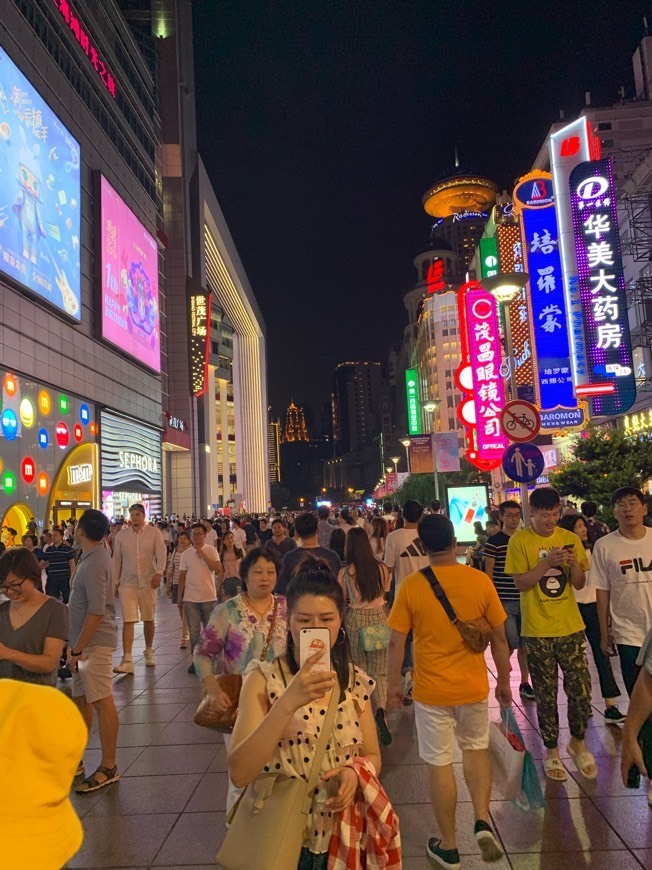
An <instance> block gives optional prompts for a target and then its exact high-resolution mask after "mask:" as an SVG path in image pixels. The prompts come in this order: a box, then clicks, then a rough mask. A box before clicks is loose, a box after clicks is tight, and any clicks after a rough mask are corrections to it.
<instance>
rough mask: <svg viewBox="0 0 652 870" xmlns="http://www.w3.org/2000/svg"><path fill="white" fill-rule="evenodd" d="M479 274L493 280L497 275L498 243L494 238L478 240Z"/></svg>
mask: <svg viewBox="0 0 652 870" xmlns="http://www.w3.org/2000/svg"><path fill="white" fill-rule="evenodd" d="M480 274H481V275H482V277H483V278H493V276H494V275H497V274H498V242H497V241H496V237H495V236H493V238H490V239H488V238H483V239H480Z"/></svg>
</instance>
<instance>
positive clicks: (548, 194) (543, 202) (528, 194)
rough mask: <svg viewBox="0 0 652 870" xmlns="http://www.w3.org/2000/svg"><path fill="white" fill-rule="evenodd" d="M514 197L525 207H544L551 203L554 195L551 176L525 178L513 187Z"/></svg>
mask: <svg viewBox="0 0 652 870" xmlns="http://www.w3.org/2000/svg"><path fill="white" fill-rule="evenodd" d="M514 199H516V200H518V201H519V202H520V203H522V204H523V205H524V206H526V207H527V208H545V207H546V206H548V205H552V203H553V202H554V201H555V196H554V194H553V192H552V178H543V177H537V178H527V179H525V180H524V181H521V182H520V183H519V184H517V185H516V187H515V188H514Z"/></svg>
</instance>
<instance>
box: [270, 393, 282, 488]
mask: <svg viewBox="0 0 652 870" xmlns="http://www.w3.org/2000/svg"><path fill="white" fill-rule="evenodd" d="M268 410H269V414H270V417H269V421H268V423H267V448H268V451H269V482H270V484H272V483H280V482H281V421H280V420H278V419H276V420H273V419H272V417H271V414H272V408H271V406H270V408H269V409H268Z"/></svg>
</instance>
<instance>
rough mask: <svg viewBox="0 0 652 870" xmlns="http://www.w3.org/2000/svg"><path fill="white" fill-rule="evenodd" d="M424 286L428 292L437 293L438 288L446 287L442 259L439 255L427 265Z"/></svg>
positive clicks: (443, 288)
mask: <svg viewBox="0 0 652 870" xmlns="http://www.w3.org/2000/svg"><path fill="white" fill-rule="evenodd" d="M426 287H427V289H428V293H438V292H439V291H440V290H445V289H446V282H445V281H444V261H443V260H442V259H441V258H440V257H438V258H437V259H436V260H435V261H434V262H433V263H432V264H431V265H430V266H429V267H428V277H427V278H426Z"/></svg>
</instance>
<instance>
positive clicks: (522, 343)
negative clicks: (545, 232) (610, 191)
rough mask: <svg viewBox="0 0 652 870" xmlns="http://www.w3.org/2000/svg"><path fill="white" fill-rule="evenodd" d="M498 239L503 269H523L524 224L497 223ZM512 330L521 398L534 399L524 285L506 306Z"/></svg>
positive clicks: (529, 334)
mask: <svg viewBox="0 0 652 870" xmlns="http://www.w3.org/2000/svg"><path fill="white" fill-rule="evenodd" d="M496 239H497V242H498V261H499V264H500V271H501V272H504V273H505V272H524V271H525V269H524V268H523V243H522V241H521V228H520V226H519V225H518V224H505V225H499V226H497V227H496ZM506 316H507V317H509V326H510V329H511V333H512V347H513V350H514V353H513V357H512V359H511V360H509V365H510V366H514V372H515V375H516V389H517V391H518V398H519V399H525V400H526V401H528V402H532V403H534V401H535V396H534V387H533V384H534V361H533V359H532V335H531V333H530V321H529V318H528V312H527V302H526V296H525V288H523V289H522V290H521V292H520V293H519V294H518V296H517V297H516V298H515V299H513V300H512V302H511V303H510V305H509V307H508V308H507V309H506Z"/></svg>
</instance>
